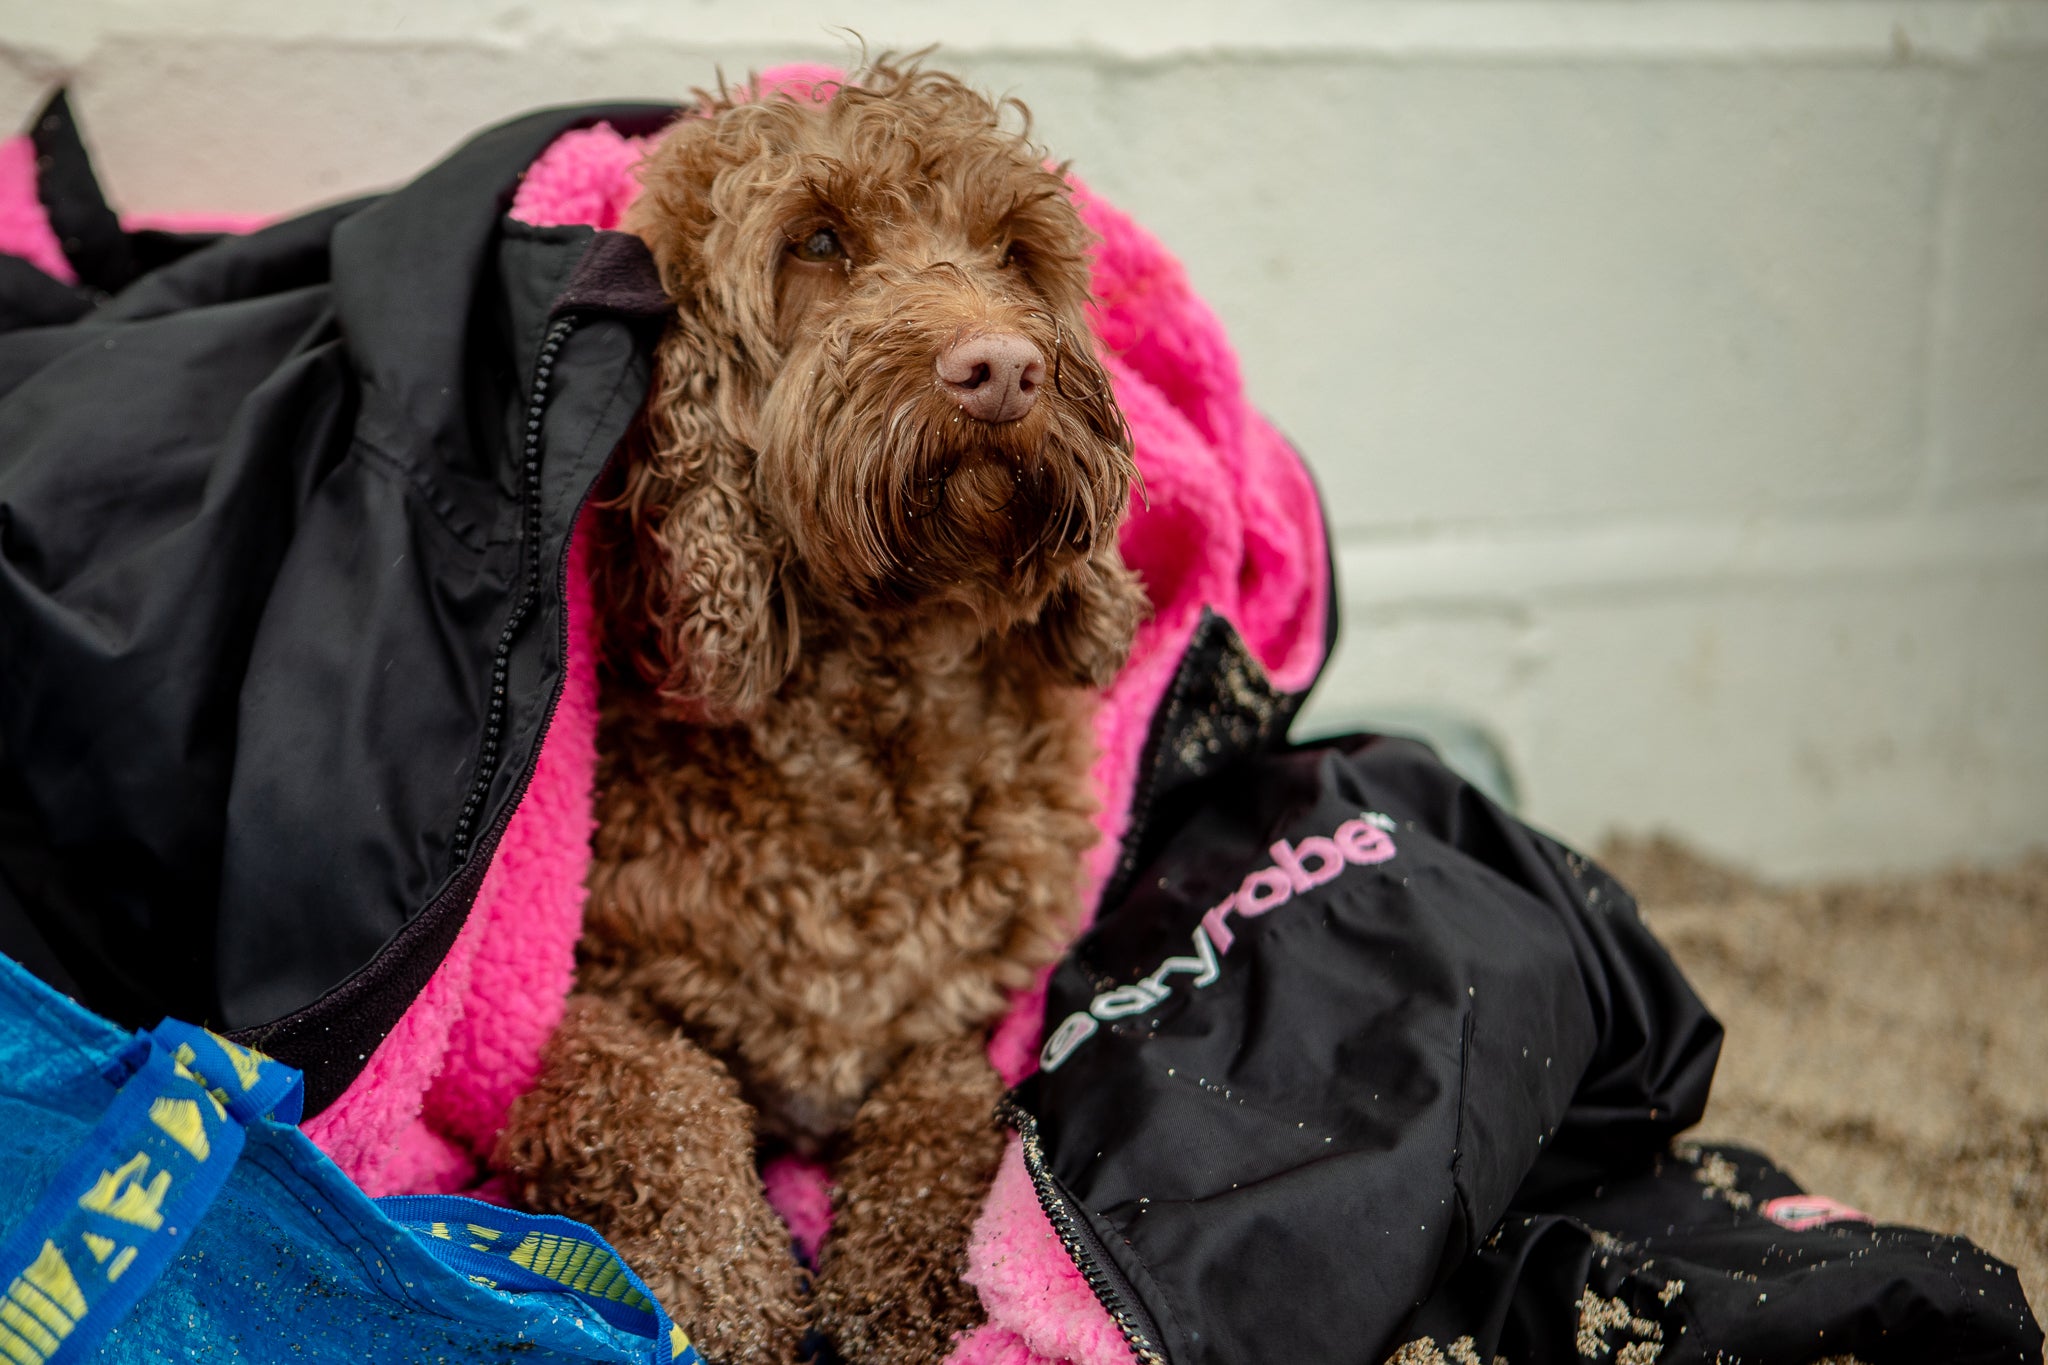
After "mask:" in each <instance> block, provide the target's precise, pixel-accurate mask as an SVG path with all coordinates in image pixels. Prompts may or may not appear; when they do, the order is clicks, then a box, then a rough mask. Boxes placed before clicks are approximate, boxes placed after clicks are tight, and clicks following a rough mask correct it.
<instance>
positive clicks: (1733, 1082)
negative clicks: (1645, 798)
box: [1601, 840, 2048, 1315]
mask: <svg viewBox="0 0 2048 1365" xmlns="http://www.w3.org/2000/svg"><path fill="white" fill-rule="evenodd" d="M1601 860H1602V861H1603V862H1604V863H1605V864H1606V866H1607V867H1608V869H1609V870H1610V871H1611V872H1613V873H1614V874H1615V876H1617V877H1618V878H1620V879H1621V881H1622V882H1623V884H1624V885H1626V886H1628V887H1629V888H1630V889H1631V890H1633V891H1634V892H1635V893H1636V896H1637V899H1638V900H1639V901H1640V902H1641V904H1642V907H1643V913H1644V917H1645V918H1646V919H1647V920H1648V921H1649V923H1650V924H1651V926H1652V927H1653V928H1654V929H1655V930H1656V932H1657V933H1658V935H1659V936H1660V937H1661V938H1662V939H1663V940H1664V942H1665V943H1666V944H1667V945H1668V946H1669V947H1670V949H1671V952H1672V954H1673V956H1675V957H1676V958H1677V959H1678V962H1679V965H1680V966H1682V967H1683V968H1684V969H1685V972H1686V975H1687V976H1688V977H1689V978H1690V979H1691V980H1692V983H1693V985H1694V987H1695V988H1696V989H1697V990H1698V991H1699V993H1700V995H1701V996H1702V997H1703V998H1704V999H1705V1000H1706V1002H1707V1004H1708V1006H1709V1007H1711V1008H1712V1009H1713V1011H1714V1012H1715V1014H1717V1015H1719V1016H1720V1019H1721V1021H1722V1023H1723V1024H1725V1025H1726V1026H1727V1029H1728V1040H1727V1044H1726V1046H1725V1047H1724V1048H1723V1050H1722V1053H1721V1066H1720V1071H1719V1073H1718V1075H1717V1076H1716V1078H1715V1081H1714V1093H1713V1099H1712V1101H1711V1103H1710V1104H1709V1106H1708V1109H1707V1116H1706V1119H1705V1121H1704V1122H1703V1123H1702V1124H1701V1126H1700V1128H1699V1129H1698V1135H1699V1136H1700V1137H1703V1138H1712V1139H1718V1140H1723V1141H1730V1142H1739V1143H1742V1144H1744V1145H1746V1146H1751V1147H1755V1148H1758V1149H1760V1150H1762V1151H1763V1152H1765V1153H1767V1154H1768V1155H1770V1156H1771V1157H1772V1158H1773V1159H1774V1160H1775V1161H1776V1162H1777V1163H1778V1164H1779V1165H1780V1166H1782V1167H1783V1168H1784V1169H1785V1170H1786V1171H1788V1172H1789V1173H1790V1174H1791V1175H1792V1176H1793V1177H1794V1178H1795V1179H1797V1180H1799V1181H1800V1182H1801V1183H1802V1184H1804V1185H1805V1186H1806V1187H1807V1188H1808V1189H1810V1190H1812V1191H1814V1192H1816V1193H1820V1194H1828V1195H1832V1196H1834V1197H1835V1198H1837V1199H1840V1200H1843V1201H1845V1202H1847V1203H1850V1204H1853V1205H1855V1206H1856V1207H1857V1208H1859V1209H1862V1210H1864V1211H1865V1212H1867V1213H1869V1214H1871V1215H1872V1216H1873V1217H1874V1218H1876V1219H1878V1220H1879V1221H1880V1222H1896V1223H1910V1224H1914V1225H1916V1226H1919V1227H1929V1228H1938V1229H1941V1230H1943V1231H1949V1232H1961V1233H1964V1234H1965V1235H1967V1236H1968V1237H1970V1238H1971V1239H1972V1240H1974V1241H1976V1242H1977V1243H1979V1244H1980V1245H1982V1246H1983V1247H1984V1248H1985V1249H1986V1250H1988V1251H1990V1252H1992V1253H1993V1254H1995V1255H1997V1256H1998V1257H2000V1258H2001V1259H2003V1260H2005V1261H2008V1262H2010V1263H2011V1264H2013V1265H2014V1266H2016V1267H2017V1268H2018V1270H2019V1273H2020V1282H2021V1284H2022V1285H2023V1286H2024V1287H2025V1288H2026V1291H2027V1295H2028V1298H2029V1300H2030V1301H2031V1302H2032V1304H2033V1305H2034V1307H2035V1311H2036V1313H2037V1315H2038V1314H2039V1313H2041V1312H2042V1311H2043V1310H2044V1309H2048V854H2041V853H2037V854H2035V855H2033V856H2031V857H2029V858H2028V859H2026V860H2024V861H2022V862H2020V863H2019V864H2017V865H2013V866H2008V867H2004V868H1999V869H1995V870H1990V871H1985V870H1975V869H1957V870H1953V871H1949V872H1945V873H1940V874H1935V875H1930V876H1925V877H1916V878H1912V879H1899V880H1884V881H1867V882H1838V883H1829V884H1824V885H1813V886H1799V887H1777V886H1769V885H1765V884H1762V883H1760V882H1757V881H1756V880H1754V879H1752V878H1749V877H1746V876H1744V875H1742V874H1741V873H1738V872H1735V871H1732V870H1730V869H1727V868H1722V867H1717V866H1714V865H1712V864H1709V863H1707V862H1705V861H1703V860H1701V859H1699V858H1697V857H1695V856H1693V855H1692V854H1690V853H1688V852H1686V851H1685V850H1684V849H1683V848H1681V847H1680V846H1679V845H1677V844H1674V843H1670V842H1668V841H1664V840H1644V841H1616V842H1612V843H1610V844H1609V845H1608V846H1607V847H1606V848H1604V849H1603V850H1602V852H1601Z"/></svg>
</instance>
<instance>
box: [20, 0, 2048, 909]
mask: <svg viewBox="0 0 2048 1365" xmlns="http://www.w3.org/2000/svg"><path fill="white" fill-rule="evenodd" d="M831 25H842V26H846V27H850V28H854V29H858V30H859V31H860V32H861V33H863V34H864V35H865V36H866V37H867V38H868V39H869V40H870V41H871V42H873V43H875V44H876V45H878V46H880V45H897V46H920V45H922V44H924V43H927V42H931V41H935V40H936V41H941V42H943V43H945V44H946V47H945V49H944V53H945V57H944V60H946V61H947V62H948V63H950V64H952V65H954V66H956V67H959V68H961V69H964V70H965V71H967V72H968V73H969V74H971V75H973V76H974V77H976V78H977V79H979V80H981V81H983V82H984V83H986V84H988V85H990V86H992V87H995V88H998V89H1003V90H1009V91H1014V92H1015V93H1018V94H1020V95H1021V96H1023V97H1024V98H1025V99H1026V100H1027V101H1028V102H1029V103H1031V104H1032V106H1033V107H1034V109H1035V110H1036V111H1037V113H1038V117H1039V128H1040V130H1041V133H1042V135H1043V136H1044V138H1045V139H1046V140H1047V141H1048V142H1049V143H1050V144H1051V145H1052V147H1053V148H1054V150H1055V151H1056V152H1057V153H1058V154H1059V155H1062V156H1066V157H1071V158H1072V159H1073V161H1074V163H1075V166H1076V168H1077V169H1078V171H1079V172H1080V173H1081V174H1082V175H1083V176H1084V177H1086V178H1087V179H1089V180H1090V181H1092V182H1093V183H1094V184H1095V185H1097V186H1098V187H1099V188H1101V189H1102V190H1103V191H1105V192H1106V193H1108V194H1109V195H1110V196H1111V197H1112V198H1113V199H1115V200H1116V201H1117V202H1119V203H1121V204H1123V205H1125V206H1126V207H1128V208H1130V209H1132V210H1133V211H1135V212H1136V213H1137V214H1138V215H1139V217H1140V218H1141V219H1142V220H1143V221H1144V222H1146V223H1147V224H1148V225H1149V226H1151V227H1152V228H1153V229H1154V230H1155V231H1156V232H1157V233H1158V234H1159V235H1160V236H1161V237H1163V238H1164V239H1165V240H1166V241H1167V242H1168V243H1169V244H1170V245H1171V246H1172V247H1174V248H1175V249H1176V250H1177V251H1178V252H1180V253H1181V254H1182V256H1183V257H1184V258H1185V260H1186V261H1187V263H1188V267H1189V269H1190V271H1191V272H1192V274H1193V276H1194V278H1195V280H1196V282H1197V284H1198V285H1199V286H1200V287H1201V289H1202V290H1203V291H1204V293H1205V294H1206V295H1207V297H1208V298H1209V299H1210V300H1211V301H1212V302H1213V303H1214V304H1215V306H1216V307H1217V309H1218V311H1219V312H1220V313H1221V314H1222V315H1223V317H1224V319H1225V321H1226V322H1227V323H1228V324H1229V326H1230V328H1231V329H1232V332H1233V334H1234V335H1235V336H1236V338H1237V340H1238V342H1239V344H1240V346H1241V348H1242V351H1243V355H1244V362H1245V369H1246V372H1247V375H1248V376H1249V379H1250V383H1251V385H1252V389H1253V392H1254V393H1255V395H1256V396H1257V397H1258V398H1259V400H1260V401H1261V403H1262V404H1264V406H1265V407H1266V408H1267V409H1268V410H1269V411H1270V412H1271V413H1272V415H1273V416H1274V417H1275V419H1276V420H1277V421H1278V422H1279V423H1280V424H1281V425H1282V426H1283V427H1284V428H1285V429H1286V430H1287V431H1288V432H1289V433H1290V434H1291V435H1292V436H1293V437H1294V438H1295V439H1296V440H1297V441H1298V442H1299V443H1300V444H1301V446H1302V447H1303V449H1304V450H1305V451H1306V452H1307V454H1308V456H1309V458H1310V460H1311V462H1312V463H1313V464H1314V466H1315V469H1316V471H1317V474H1318V476H1319V477H1320V479H1321V480H1322V483H1323V486H1324V488H1325V490H1326V492H1327V494H1328V497H1329V500H1330V511H1331V517H1332V520H1333V522H1334V524H1335V525H1336V527H1337V528H1338V530H1339V532H1340V537H1341V538H1340V545H1339V549H1340V562H1341V571H1342V578H1343V591H1344V599H1345V607H1346V619H1345V631H1346V638H1345V643H1344V646H1343V648H1342V649H1341V651H1340V653H1339V656H1338V658H1337V659H1336V660H1335V661H1334V662H1333V664H1332V666H1331V669H1330V672H1329V674H1328V676H1327V677H1326V679H1325V682H1324V684H1323V688H1322V691H1321V693H1320V694H1319V696H1318V697H1317V699H1316V701H1315V702H1314V703H1313V704H1312V707H1311V710H1310V712H1309V714H1308V716H1307V717H1306V718H1305V724H1307V725H1309V726H1319V727H1323V728H1333V727H1340V726H1343V725H1346V724H1349V723H1351V722H1352V721H1354V720H1355V719H1356V718H1358V717H1362V716H1370V715H1372V714H1375V713H1376V712H1380V711H1383V710H1384V709H1386V708H1391V707H1402V706H1410V705H1416V704H1424V705H1438V706H1453V707H1456V708H1459V709H1462V710H1465V711H1467V712H1469V713H1471V714H1472V715H1474V716H1476V717H1477V718H1479V719H1481V720H1482V721H1484V722H1485V723H1486V724H1488V725H1489V726H1491V727H1492V728H1493V729H1494V730H1495V731H1496V732H1497V733H1498V734H1499V735H1500V736H1501V738H1502V739H1503V741H1504V743H1505V745H1506V748H1507V750H1508V753H1509V755H1510V757H1511V759H1512V761H1513V762H1514V764H1515V765H1516V767H1517V769H1518V771H1519V773H1520V775H1521V778H1522V781H1523V784H1524V789H1525V792H1526V794H1527V797H1528V801H1529V808H1530V811H1531V813H1532V814H1533V815H1534V817H1535V818H1537V819H1538V820H1540V821H1543V822H1546V823H1548V824H1550V825H1552V826H1553V827H1555V828H1557V829H1559V830H1560V831H1561V832H1562V833H1564V834H1566V835H1567V836H1569V837H1572V838H1574V839H1578V840H1582V841H1583V840H1591V839H1593V838H1595V837H1597V836H1598V835H1599V834H1600V833H1601V832H1602V831H1604V830H1606V829H1608V828H1611V827H1624V828H1635V829H1642V828H1649V827H1654V826H1665V827H1670V828H1674V829H1677V830H1681V831H1684V832H1686V833H1688V834H1690V835H1691V836H1693V837H1695V838H1697V839H1699V840H1701V841H1703V842H1705V843H1706V844H1708V845H1709V846H1711V847H1713V848H1715V849H1718V850H1720V851H1723V852H1725V853H1727V854H1730V855H1733V856H1736V857H1738V858H1742V859H1744V860H1747V861H1750V862H1753V863H1755V864H1758V865H1761V866H1763V867H1765V868H1767V869H1769V870H1772V871H1775V872H1779V873H1788V874H1789V873H1800V872H1811V871H1818V870H1832V869H1847V868H1858V867H1868V866H1885V867H1908V866H1919V865H1926V864H1930V863H1934V862H1938V861H1941V860H1944V859H1948V858H1954V857H1965V858H1972V859H1986V858H1993V857H1998V856H2003V855H2006V854H2009V853H2011V852H2013V851H2015V850H2018V849H2020V848H2022V847H2026V846H2029V845H2040V844H2048V5H2044V4H2040V3H2014V2H2007V3H1979V2H1978V0H1924V2H1922V3H1882V4H1880V3H1857V2H1855V0H1821V2H1819V3H1808V2H1805V0H1699V2H1697V3H1693V2H1688V0H1590V2H1585V0H1581V2H1575V3H1565V2H1563V0H1500V2H1498V3H1496V2H1494V0H1436V2H1434V3H1397V2H1395V0H1379V2H1377V3H1375V2H1374V0H1350V2H1348V3H1347V2H1346V0H1301V2H1300V3H1293V4H1267V5H1242V4H1226V3H1222V0H1205V2H1203V3H1174V2H1173V0H1125V2H1124V3H1121V4H1111V3H1103V0H1035V3H1033V4H1031V5H1024V6H988V5H981V6H971V5H961V4H958V3H952V4H943V5H942V4H939V3H937V2H936V0H850V2H849V3H844V4H839V5H830V6H825V5H813V4H799V3H795V2H794V0H786V2H781V3H768V2H765V0H764V2H763V3H754V4H741V3H733V2H731V0H727V2H725V3H714V2H713V0H587V2H586V3H580V4H573V5H572V4H566V3H564V4H557V5H552V6H540V5H527V4H516V3H495V2H494V0H446V2H445V3H439V4H428V3H413V4H405V3H398V2H397V0H366V2H357V3H348V2H347V0H296V3H293V4H290V5H278V4H275V3H271V0H188V2H187V3H177V4H171V3H151V2H150V0H67V2H66V3H63V4H51V3H48V2H47V0H0V121H5V120H7V119H10V118H11V119H13V120H15V121H17V122H18V121H20V120H21V119H24V118H25V117H26V116H27V114H28V113H29V111H30V110H31V109H32V108H33V107H34V105H35V104H36V102H37V101H38V100H39V99H40V98H41V97H42V95H43V94H44V93H45V92H46V91H47V89H48V88H49V87H50V86H51V85H53V84H55V83H56V82H58V81H60V80H64V81H69V82H70V83H71V85H72V87H73V90H74V94H75V99H76V103H77V106H78V108H79V109H80V111H81V113H82V116H83V118H84V119H85V121H86V125H87V129H88V133H89V135H90V136H91V138H92V140H93V142H94V144H95V148H96V151H97V153H98V155H99V158H100V161H101V165H102V170H103V174H104V176H105V178H106V180H107V181H108V183H109V185H110V186H111V189H112V192H113V193H114V194H115V195H116V196H117V198H118V200H119V202H120V203H121V205H122V206H124V207H128V208H134V209H149V210H169V209H222V208H230V209H250V210H269V211H282V210H286V209H290V208H294V207H298V206H301V205H304V204H307V203H310V202H312V201H315V200H319V199H325V198H332V197H335V196H338V195H341V194H344V193H347V192H350V191H354V190H359V189H364V188H370V187H375V186H378V185H382V184H387V183H390V182H393V181H397V180H400V179H402V178H404V177H406V176H407V175H409V174H411V173H412V172H413V171H415V170H416V169H418V168H419V167H420V166H422V165H424V164H425V163H427V162H428V161H429V160H431V159H432V158H434V157H435V156H437V155H439V154H440V153H441V152H442V151H444V150H445V149H446V148H447V147H449V146H450V145H452V144H453V143H454V142H456V141H457V140H459V139H460V138H461V137H463V136H464V135H465V134H466V133H468V132H470V131H471V130H473V129H475V128H477V127H479V126H481V125H483V124H485V123H488V122H491V121H494V120H497V119H499V118H502V117H505V116H507V115H509V114H512V113H515V112H517V111H519V110H522V109H524V108H527V107H530V106H533V105H536V104H540V103H546V102H558V101H570V100H579V99H587V98H595V97H614V96H657V97H673V96H678V95H680V94H682V93H683V92H684V91H685V90H686V89H687V88H688V87H690V86H692V85H697V84H705V83H709V82H710V81H711V80H712V71H713V67H714V64H717V63H723V64H724V66H725V68H726V69H727V70H728V71H730V72H740V71H744V70H746V69H747V68H748V67H749V66H758V65H764V64H769V63H773V62H777V61H784V60H790V59H794V58H824V59H827V60H837V59H843V57H844V55H845V52H846V48H845V46H844V44H843V42H842V40H841V39H839V38H838V37H835V36H833V34H832V33H830V32H828V28H829V26H831Z"/></svg>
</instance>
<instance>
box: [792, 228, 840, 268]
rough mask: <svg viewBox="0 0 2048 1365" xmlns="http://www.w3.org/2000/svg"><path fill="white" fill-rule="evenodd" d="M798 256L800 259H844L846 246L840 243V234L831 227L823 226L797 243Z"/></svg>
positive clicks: (821, 260)
mask: <svg viewBox="0 0 2048 1365" xmlns="http://www.w3.org/2000/svg"><path fill="white" fill-rule="evenodd" d="M796 258H797V259H798V260H800V261H818V262H830V261H843V260H845V259H846V248H845V247H843V246H841V245H840V244H839V234H838V233H836V232H834V231H833V230H832V229H831V228H828V227H821V228H819V229H818V230H817V231H816V232H813V233H812V234H811V235H810V236H808V237H806V238H804V239H803V240H802V241H801V242H798V243H797V244H796Z"/></svg>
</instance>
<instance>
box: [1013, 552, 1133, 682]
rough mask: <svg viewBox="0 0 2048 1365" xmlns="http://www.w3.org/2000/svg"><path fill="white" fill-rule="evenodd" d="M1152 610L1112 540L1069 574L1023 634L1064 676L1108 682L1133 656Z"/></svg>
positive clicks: (1059, 675)
mask: <svg viewBox="0 0 2048 1365" xmlns="http://www.w3.org/2000/svg"><path fill="white" fill-rule="evenodd" d="M1149 609H1150V604H1149V603H1148V602H1147V601H1146V600H1145V588H1144V585H1143V584H1141V583H1140V582H1139V581H1138V576H1137V575H1136V574H1135V573H1132V572H1131V570H1130V569H1129V567H1127V566H1126V565H1125V564H1124V560H1123V556H1122V555H1120V554H1118V553H1117V550H1116V544H1115V542H1114V541H1113V540H1111V541H1110V542H1109V543H1108V544H1107V545H1105V546H1104V547H1103V548H1100V549H1098V550H1096V551H1095V552H1094V553H1093V554H1091V555H1090V556H1089V557H1088V558H1087V559H1085V560H1083V561H1081V563H1080V564H1078V565H1076V566H1075V567H1074V568H1073V570H1071V571H1070V572H1069V573H1068V575H1067V577H1066V579H1065V580H1064V581H1063V582H1062V583H1061V584H1060V586H1059V587H1058V588H1057V589H1055V590H1054V592H1053V594H1052V596H1050V597H1048V598H1047V599H1046V602H1045V606H1044V608H1043V609H1042V610H1041V611H1040V612H1039V614H1038V620H1037V621H1036V622H1034V623H1032V624H1031V625H1029V626H1027V627H1025V632H1026V633H1025V639H1026V641H1027V642H1028V644H1029V645H1030V648H1031V650H1032V652H1033V653H1034V654H1036V655H1037V657H1038V659H1039V661H1040V662H1042V663H1043V664H1044V665H1045V666H1046V668H1047V669H1049V670H1050V671H1051V672H1052V674H1053V675H1054V676H1055V677H1057V678H1059V679H1060V680H1061V681H1063V682H1071V683H1074V684H1076V685H1077V686H1081V687H1107V686H1108V685H1109V683H1110V682H1111V680H1112V679H1114V678H1115V677H1116V675H1117V671H1118V670H1119V669H1121V668H1122V667H1123V666H1124V660H1126V659H1128V658H1129V657H1130V654H1131V640H1132V638H1133V637H1134V636H1135V635H1136V634H1137V631H1138V623H1139V622H1140V621H1142V620H1144V619H1145V615H1146V612H1147V611H1148V610H1149Z"/></svg>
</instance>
